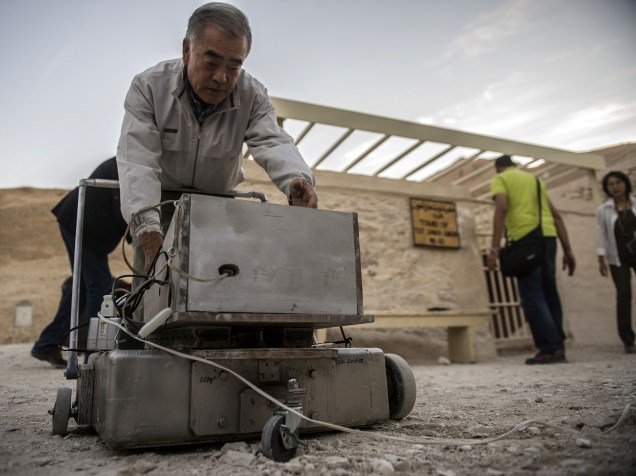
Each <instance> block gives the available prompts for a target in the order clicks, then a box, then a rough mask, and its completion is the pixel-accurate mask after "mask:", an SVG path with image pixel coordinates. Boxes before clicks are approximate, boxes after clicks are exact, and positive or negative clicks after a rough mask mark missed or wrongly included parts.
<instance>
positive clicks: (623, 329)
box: [610, 262, 636, 345]
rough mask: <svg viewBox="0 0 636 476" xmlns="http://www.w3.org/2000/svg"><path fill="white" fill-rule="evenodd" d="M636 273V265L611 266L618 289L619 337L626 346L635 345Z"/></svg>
mask: <svg viewBox="0 0 636 476" xmlns="http://www.w3.org/2000/svg"><path fill="white" fill-rule="evenodd" d="M632 269H633V270H634V272H635V273H636V264H634V263H631V266H630V265H629V264H625V263H624V262H623V264H622V265H621V266H614V265H610V271H611V273H612V280H613V281H614V286H615V287H616V323H617V325H618V335H619V337H620V338H621V340H622V341H623V344H625V345H634V330H633V328H632V279H631V270H632Z"/></svg>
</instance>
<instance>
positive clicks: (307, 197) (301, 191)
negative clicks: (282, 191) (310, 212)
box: [289, 178, 318, 208]
mask: <svg viewBox="0 0 636 476" xmlns="http://www.w3.org/2000/svg"><path fill="white" fill-rule="evenodd" d="M289 196H290V202H291V203H290V205H292V206H294V207H305V208H318V195H316V191H315V190H314V188H313V187H312V186H311V184H310V183H309V182H307V181H306V180H303V179H299V178H295V179H294V180H292V183H291V185H290V187H289Z"/></svg>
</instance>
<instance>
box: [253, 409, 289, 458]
mask: <svg viewBox="0 0 636 476" xmlns="http://www.w3.org/2000/svg"><path fill="white" fill-rule="evenodd" d="M284 423H285V416H284V415H274V416H272V417H271V418H270V419H269V420H267V423H265V427H264V428H263V433H262V434H261V449H262V450H263V454H264V455H265V456H267V457H268V458H270V459H273V460H274V461H278V462H280V463H285V462H287V461H289V460H290V459H292V458H293V457H294V456H295V455H296V450H297V449H298V448H285V445H284V444H283V437H282V436H281V434H280V427H281V426H282V425H283V424H284Z"/></svg>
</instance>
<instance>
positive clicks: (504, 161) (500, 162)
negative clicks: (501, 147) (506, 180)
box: [495, 154, 517, 168]
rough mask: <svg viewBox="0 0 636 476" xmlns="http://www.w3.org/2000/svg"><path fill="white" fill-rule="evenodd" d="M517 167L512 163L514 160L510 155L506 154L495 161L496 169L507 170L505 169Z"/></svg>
mask: <svg viewBox="0 0 636 476" xmlns="http://www.w3.org/2000/svg"><path fill="white" fill-rule="evenodd" d="M516 166H517V164H515V163H514V162H513V161H512V158H510V156H509V155H506V154H504V155H501V156H499V157H497V158H496V159H495V167H499V168H505V167H516Z"/></svg>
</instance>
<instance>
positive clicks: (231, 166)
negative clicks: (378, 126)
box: [117, 3, 318, 272]
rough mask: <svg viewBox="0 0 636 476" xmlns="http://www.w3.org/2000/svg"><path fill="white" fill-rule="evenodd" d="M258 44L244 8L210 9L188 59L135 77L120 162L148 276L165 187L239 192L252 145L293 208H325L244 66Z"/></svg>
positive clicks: (195, 26)
mask: <svg viewBox="0 0 636 476" xmlns="http://www.w3.org/2000/svg"><path fill="white" fill-rule="evenodd" d="M251 44H252V34H251V30H250V26H249V23H248V21H247V18H246V17H245V15H244V14H243V13H242V12H241V11H240V10H238V9H237V8H235V7H233V6H232V5H227V4H223V3H208V4H205V5H203V6H201V7H199V8H198V9H197V10H196V11H195V12H194V13H193V14H192V16H191V17H190V20H189V22H188V29H187V33H186V38H185V39H184V40H183V57H182V58H181V59H175V60H170V61H165V62H162V63H159V64H158V65H156V66H154V67H152V68H150V69H148V70H146V71H144V72H143V73H141V74H139V75H137V76H136V77H135V78H134V79H133V82H132V85H131V87H130V90H129V91H128V94H127V96H126V101H125V115H124V121H123V125H122V131H121V137H120V140H119V146H118V149H117V162H118V167H119V177H120V182H121V197H122V213H123V216H124V218H125V219H126V221H128V222H129V223H130V225H131V229H132V233H133V235H134V236H135V237H136V239H137V240H138V243H139V244H140V245H141V248H142V249H143V256H144V262H145V264H144V270H145V271H146V272H148V270H149V267H150V265H151V263H152V260H153V259H154V257H155V255H156V253H157V252H158V250H159V249H160V248H161V245H162V242H163V235H162V233H163V232H164V231H165V227H166V225H167V223H166V220H165V218H164V220H161V219H160V217H159V212H158V211H156V210H148V209H147V207H151V206H153V205H156V204H158V203H159V202H160V201H161V190H162V189H163V190H165V189H181V188H189V189H195V190H200V191H202V192H207V193H223V192H227V191H229V190H231V189H232V188H234V187H235V186H236V185H237V184H239V183H240V182H241V181H243V173H242V167H241V165H242V147H243V143H245V144H247V146H248V148H249V151H250V153H251V154H252V156H253V157H254V160H255V161H256V162H257V163H258V164H259V165H260V166H261V167H263V169H265V171H266V172H267V174H268V175H269V177H270V178H271V180H272V181H273V182H274V184H275V185H276V186H277V187H278V189H279V190H281V192H283V193H284V194H285V195H286V196H287V197H288V198H289V203H290V204H291V205H296V206H303V207H310V208H315V207H316V206H317V203H318V199H317V196H316V193H315V191H314V188H313V187H314V185H315V180H314V175H313V173H312V172H311V169H310V168H309V167H308V166H307V164H306V163H305V161H304V160H303V158H302V157H301V155H300V153H299V152H298V149H297V148H296V146H295V145H294V143H293V140H292V139H291V137H290V136H289V135H288V134H287V133H286V132H285V131H284V130H282V129H281V128H280V127H279V126H278V124H277V121H276V115H275V112H274V109H273V107H272V105H271V103H270V101H269V98H268V95H267V91H266V89H265V87H264V86H263V85H262V84H261V83H260V82H258V81H257V80H256V79H255V78H253V77H252V76H250V75H249V74H248V73H247V72H246V71H245V70H243V68H242V66H243V63H244V61H245V59H246V58H247V55H248V53H249V51H250V47H251Z"/></svg>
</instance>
